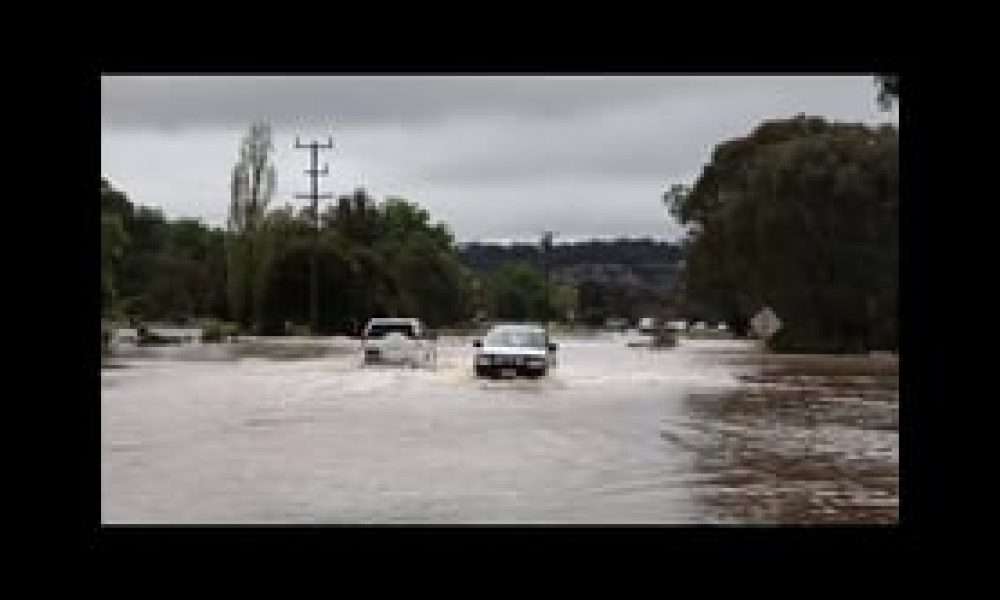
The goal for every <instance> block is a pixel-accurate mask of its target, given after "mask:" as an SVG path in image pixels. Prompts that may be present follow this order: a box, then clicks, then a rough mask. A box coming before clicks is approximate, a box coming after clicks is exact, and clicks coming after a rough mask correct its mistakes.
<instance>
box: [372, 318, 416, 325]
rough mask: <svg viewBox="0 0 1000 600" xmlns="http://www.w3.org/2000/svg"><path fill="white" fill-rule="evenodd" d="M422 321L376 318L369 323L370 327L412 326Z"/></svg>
mask: <svg viewBox="0 0 1000 600" xmlns="http://www.w3.org/2000/svg"><path fill="white" fill-rule="evenodd" d="M419 322H420V319H416V318H408V317H376V318H374V319H371V320H369V321H368V324H369V325H412V324H414V323H419Z"/></svg>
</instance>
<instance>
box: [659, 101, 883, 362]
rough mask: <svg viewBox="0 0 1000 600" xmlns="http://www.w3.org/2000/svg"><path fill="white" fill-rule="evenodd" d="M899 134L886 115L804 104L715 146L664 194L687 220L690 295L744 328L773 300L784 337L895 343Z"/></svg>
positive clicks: (834, 344) (864, 345) (826, 346)
mask: <svg viewBox="0 0 1000 600" xmlns="http://www.w3.org/2000/svg"><path fill="white" fill-rule="evenodd" d="M898 144H899V137H898V131H897V130H896V129H895V127H893V126H890V125H885V126H881V127H868V126H865V125H861V124H846V123H832V122H828V121H825V120H823V119H821V118H807V117H804V116H799V117H796V118H793V119H789V120H780V121H771V122H766V123H764V124H762V125H761V126H759V127H758V128H757V129H755V130H754V131H753V133H751V134H750V135H749V136H747V137H745V138H738V139H734V140H730V141H727V142H725V143H722V144H720V145H719V146H717V147H716V149H715V151H714V152H713V154H712V160H711V162H710V163H709V164H708V165H706V166H705V167H704V169H703V171H702V173H701V175H700V177H699V178H698V180H697V181H696V182H695V184H694V186H693V187H692V188H691V189H690V190H687V191H680V192H679V191H678V190H676V189H674V190H673V193H670V194H668V195H667V196H666V197H665V200H666V201H667V203H668V205H669V206H670V210H671V212H672V214H673V215H674V216H675V218H677V220H678V221H680V222H681V223H683V224H686V225H689V226H690V227H691V233H690V239H689V246H688V254H687V259H686V269H685V287H686V292H687V294H688V297H689V299H690V300H691V301H692V302H693V303H695V304H697V305H698V306H700V307H701V308H702V309H703V310H704V311H706V312H708V313H709V314H710V315H711V316H713V317H716V318H722V319H726V320H728V321H730V322H731V323H734V324H735V325H736V327H737V329H741V328H743V327H745V325H746V322H747V320H748V319H749V318H750V317H751V316H752V315H753V314H754V313H755V312H756V311H757V310H759V309H760V308H761V307H762V306H764V305H769V306H771V307H773V308H774V310H775V311H776V312H777V313H778V315H779V317H780V318H781V319H782V320H783V321H784V325H785V326H784V329H783V330H782V331H781V332H780V333H779V335H778V336H777V337H776V338H775V339H774V340H773V342H774V345H775V347H778V348H789V349H800V350H828V351H853V350H864V349H872V348H895V347H896V346H897V343H898V312H897V307H898V260H899V249H898V242H899V149H898Z"/></svg>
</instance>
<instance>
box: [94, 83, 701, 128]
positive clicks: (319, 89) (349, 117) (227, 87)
mask: <svg viewBox="0 0 1000 600" xmlns="http://www.w3.org/2000/svg"><path fill="white" fill-rule="evenodd" d="M703 84H704V82H701V84H700V83H699V82H698V81H697V80H691V79H682V80H678V81H674V82H669V83H665V82H664V80H662V79H656V78H639V77H621V78H616V79H615V81H614V84H613V85H609V84H608V81H607V80H606V78H599V77H558V78H552V77H541V76H533V77H518V78H510V77H483V76H467V77H462V76H448V77H443V76H405V77H394V78H388V77H382V76H339V77H338V76H330V77H315V76H314V77H296V76H268V77H260V76H226V77H215V76H212V77H208V76H183V77H175V76H174V77H167V76H114V75H112V76H104V77H102V80H101V119H102V122H104V123H105V124H106V125H110V126H114V127H153V128H166V129H174V128H181V127H192V126H217V125H220V126H228V125H233V124H245V123H247V122H249V121H252V120H255V119H267V120H270V121H271V122H272V123H274V124H275V125H278V126H282V125H294V124H299V123H317V122H322V123H326V122H335V123H337V124H339V125H342V126H344V127H355V126H359V125H369V124H373V123H393V122H397V123H412V122H426V121H428V120H435V119H439V118H443V117H454V116H458V115H490V114H493V115H503V114H512V115H518V116H521V117H540V118H551V117H559V116H566V115H572V114H575V113H578V112H579V111H583V110H587V109H589V108H592V107H600V106H604V105H609V104H615V103H619V102H623V101H630V100H634V99H642V98H650V97H656V96H658V95H662V94H663V93H665V92H671V91H672V92H673V93H683V92H684V91H685V90H689V91H690V90H694V89H696V88H697V87H698V86H699V85H703Z"/></svg>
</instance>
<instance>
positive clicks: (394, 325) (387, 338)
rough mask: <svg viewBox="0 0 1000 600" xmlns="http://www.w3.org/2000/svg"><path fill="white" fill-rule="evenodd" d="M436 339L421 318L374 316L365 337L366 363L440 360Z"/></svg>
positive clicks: (423, 362) (409, 363)
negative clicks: (375, 317)
mask: <svg viewBox="0 0 1000 600" xmlns="http://www.w3.org/2000/svg"><path fill="white" fill-rule="evenodd" d="M433 339H434V336H433V335H431V334H430V333H429V332H428V331H427V328H426V327H424V324H423V323H421V322H420V319H402V318H377V319H372V320H370V321H368V325H367V326H366V327H365V331H364V336H363V338H362V348H363V351H364V356H365V364H373V363H396V364H408V365H411V366H414V367H417V366H421V365H430V364H433V363H434V362H435V361H436V360H437V349H436V348H435V346H434V342H433Z"/></svg>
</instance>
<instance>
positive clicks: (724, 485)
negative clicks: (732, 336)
mask: <svg viewBox="0 0 1000 600" xmlns="http://www.w3.org/2000/svg"><path fill="white" fill-rule="evenodd" d="M743 363H744V364H755V365H756V366H757V367H758V370H757V371H756V372H754V373H751V374H746V375H743V376H742V377H741V379H742V380H743V381H745V382H746V384H747V385H746V386H745V387H742V388H741V389H738V390H734V391H731V392H727V393H723V394H704V393H691V394H688V396H687V397H686V399H685V405H686V413H687V415H688V416H689V418H690V419H691V421H692V423H693V426H692V427H691V428H690V429H688V430H686V431H683V432H682V431H671V430H669V428H668V429H667V430H666V431H664V435H665V437H666V438H668V439H671V440H672V441H674V442H676V443H679V444H682V445H686V446H688V447H690V448H692V449H693V450H694V451H695V453H696V457H697V458H696V460H695V468H696V469H697V470H698V471H699V472H701V473H704V474H705V475H706V479H705V480H704V482H703V484H702V485H701V486H700V487H699V489H698V497H699V500H700V502H701V503H702V504H703V505H704V506H705V508H706V510H707V511H708V512H709V514H713V515H715V516H717V517H718V518H720V519H722V520H724V521H728V520H733V521H737V522H762V523H827V522H828V523H857V522H866V523H872V522H896V521H898V511H899V443H898V418H899V386H898V375H897V372H898V367H897V363H896V361H895V360H893V359H876V358H870V357H828V356H824V357H815V356H812V357H801V356H758V357H757V358H756V360H752V361H743Z"/></svg>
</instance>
